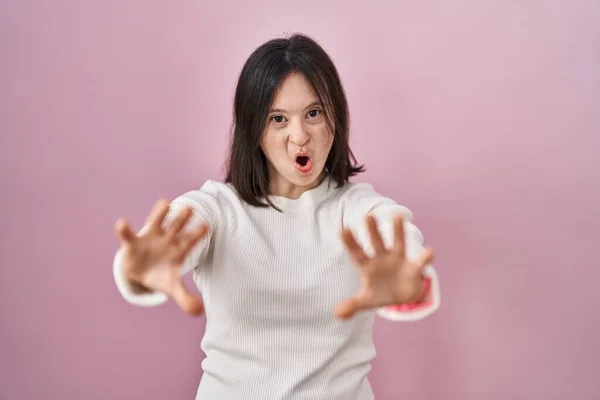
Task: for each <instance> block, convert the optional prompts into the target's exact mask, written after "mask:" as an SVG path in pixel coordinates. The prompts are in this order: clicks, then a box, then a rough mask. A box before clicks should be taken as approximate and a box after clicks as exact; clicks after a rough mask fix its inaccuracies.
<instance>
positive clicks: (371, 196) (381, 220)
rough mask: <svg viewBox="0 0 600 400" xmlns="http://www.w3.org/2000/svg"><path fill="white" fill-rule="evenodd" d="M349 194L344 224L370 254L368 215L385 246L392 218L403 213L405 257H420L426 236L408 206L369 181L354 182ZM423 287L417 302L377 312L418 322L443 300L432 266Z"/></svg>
mask: <svg viewBox="0 0 600 400" xmlns="http://www.w3.org/2000/svg"><path fill="white" fill-rule="evenodd" d="M346 197H347V212H346V213H345V215H344V220H345V225H347V226H349V227H350V229H352V231H353V232H354V233H355V235H356V236H357V240H358V241H359V243H360V244H361V245H362V246H363V249H364V251H365V252H366V253H367V254H372V253H373V249H372V247H371V243H370V238H369V233H368V231H367V228H366V223H365V217H366V216H367V215H373V216H374V217H375V219H376V220H377V224H378V228H379V232H380V234H381V236H382V238H383V240H384V243H385V245H386V246H387V247H391V246H392V245H393V242H394V227H393V219H394V217H396V216H398V215H402V217H403V218H404V231H405V234H404V236H405V241H406V243H405V244H406V249H405V251H406V256H407V258H408V259H411V260H415V259H417V258H419V256H420V255H421V254H422V252H423V250H424V246H423V243H424V238H423V235H422V233H421V231H420V230H419V228H418V227H417V226H416V225H414V224H413V222H412V221H413V214H412V212H411V211H410V210H409V209H408V208H406V207H404V206H402V205H399V204H397V203H396V202H395V201H393V200H392V199H390V198H387V197H384V196H382V195H380V194H378V193H377V192H376V191H375V190H374V189H373V187H372V186H371V185H369V184H363V183H360V184H355V185H353V187H352V188H350V189H349V190H348V193H347V194H346ZM423 288H424V290H423V293H422V294H421V295H420V296H419V297H418V299H417V300H416V301H415V302H414V303H411V304H401V305H394V306H388V307H383V308H380V309H378V310H377V314H378V315H379V316H381V317H382V318H385V319H388V320H395V321H417V320H421V319H423V318H425V317H427V316H429V315H431V314H433V313H434V312H435V311H437V310H438V308H439V307H440V302H441V299H440V284H439V279H438V275H437V273H436V271H435V269H434V267H433V265H428V266H427V267H426V269H425V271H424V285H423Z"/></svg>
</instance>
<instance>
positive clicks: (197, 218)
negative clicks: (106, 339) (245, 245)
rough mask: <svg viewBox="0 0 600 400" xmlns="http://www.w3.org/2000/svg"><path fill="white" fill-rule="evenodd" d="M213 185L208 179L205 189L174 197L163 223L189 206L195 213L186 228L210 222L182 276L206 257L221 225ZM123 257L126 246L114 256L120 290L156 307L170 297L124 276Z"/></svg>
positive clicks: (129, 298) (136, 302) (136, 301)
mask: <svg viewBox="0 0 600 400" xmlns="http://www.w3.org/2000/svg"><path fill="white" fill-rule="evenodd" d="M209 188H210V187H209V184H208V183H207V184H206V185H205V186H204V187H203V188H202V189H201V190H196V191H191V192H188V193H186V194H183V195H181V196H179V197H177V198H176V199H175V200H173V201H172V202H171V203H170V206H169V212H168V214H167V216H166V217H165V220H164V223H163V226H167V225H169V224H170V223H172V222H173V220H174V219H175V217H176V216H177V215H178V214H179V213H180V212H181V211H182V210H183V209H184V208H185V207H189V208H191V210H192V216H191V218H190V220H189V221H188V223H187V225H186V226H185V228H184V229H185V230H186V231H189V230H191V229H193V228H195V227H197V226H199V225H200V224H201V223H207V224H208V225H209V226H210V230H209V232H208V234H207V235H206V236H205V237H204V238H202V239H201V240H200V242H198V244H196V246H194V247H193V248H192V250H191V251H190V253H189V254H188V256H187V257H186V259H185V261H184V262H183V264H182V266H181V269H180V275H181V276H183V275H185V274H187V273H188V272H190V271H192V270H194V269H195V268H196V267H198V266H199V265H201V263H202V262H203V261H205V259H206V257H207V254H208V250H209V249H210V245H211V241H212V238H213V237H214V232H215V230H216V229H218V225H219V207H218V203H217V199H216V197H215V196H214V195H213V194H212V193H210V191H209V190H208V189H209ZM146 229H147V226H144V227H143V228H142V229H141V230H140V232H139V233H143V232H144V231H145V230H146ZM121 259H122V248H120V249H119V250H118V251H117V252H116V254H115V257H114V260H113V277H114V280H115V283H116V286H117V289H118V291H119V293H120V294H121V296H122V297H123V298H124V299H125V300H126V301H127V302H129V303H131V304H134V305H137V306H146V307H152V306H157V305H160V304H163V303H165V302H166V301H167V295H165V294H164V293H159V292H150V291H148V290H145V289H144V288H141V287H139V286H137V285H135V284H132V283H131V282H130V281H129V280H128V279H127V278H126V277H125V276H124V273H123V267H122V262H121Z"/></svg>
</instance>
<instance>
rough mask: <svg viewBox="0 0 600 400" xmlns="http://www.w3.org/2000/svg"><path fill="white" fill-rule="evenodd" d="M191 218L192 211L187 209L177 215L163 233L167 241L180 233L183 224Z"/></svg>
mask: <svg viewBox="0 0 600 400" xmlns="http://www.w3.org/2000/svg"><path fill="white" fill-rule="evenodd" d="M191 216H192V210H191V208H189V207H185V208H184V209H183V210H181V212H180V213H179V215H177V217H176V218H175V219H174V220H173V222H171V224H170V225H169V226H168V227H167V229H166V231H165V233H166V235H167V237H168V238H169V239H173V238H174V237H175V236H177V235H178V234H179V232H181V230H182V229H183V227H184V226H185V224H187V222H188V221H189V220H190V217H191Z"/></svg>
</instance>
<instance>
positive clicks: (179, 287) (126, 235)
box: [115, 200, 208, 315]
mask: <svg viewBox="0 0 600 400" xmlns="http://www.w3.org/2000/svg"><path fill="white" fill-rule="evenodd" d="M168 212H169V203H168V202H167V201H165V200H161V201H158V202H157V203H156V204H155V205H154V208H153V210H152V212H151V213H150V215H149V216H148V219H147V221H146V228H147V229H145V231H144V232H143V233H141V234H139V235H136V234H135V233H134V231H133V229H131V226H130V225H129V223H128V222H127V221H125V220H124V219H120V220H118V221H117V223H116V225H115V230H116V233H117V236H118V237H119V238H120V240H121V248H122V250H123V258H122V260H123V272H124V274H125V277H126V278H127V279H128V280H129V282H130V283H131V284H133V285H134V286H136V287H138V288H139V289H140V290H145V291H151V292H161V293H164V294H166V295H167V296H169V297H171V298H172V299H173V300H175V302H176V303H177V305H178V306H179V307H180V308H181V309H182V310H183V311H185V312H186V313H188V314H191V315H202V314H204V303H203V302H202V299H201V297H199V296H195V295H193V294H191V293H190V292H189V291H188V290H187V288H186V287H185V284H184V282H183V280H182V277H181V275H180V268H181V265H182V264H183V262H184V261H185V258H186V257H187V255H188V254H189V252H190V251H191V250H192V248H193V247H194V246H195V245H196V244H197V243H198V242H199V241H200V240H201V239H202V238H203V237H204V236H205V235H206V234H207V232H208V226H207V225H205V224H201V225H199V226H198V227H195V228H193V229H191V230H189V231H187V232H186V231H184V227H185V225H186V224H187V222H188V221H189V219H190V217H191V216H192V210H191V209H189V208H185V209H183V210H182V211H181V212H180V213H179V215H177V216H176V217H175V219H174V220H173V221H172V222H171V223H170V224H169V226H166V227H165V226H163V225H164V224H163V223H164V220H165V217H166V216H167V214H168Z"/></svg>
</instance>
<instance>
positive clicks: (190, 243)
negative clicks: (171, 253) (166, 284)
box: [175, 224, 209, 264]
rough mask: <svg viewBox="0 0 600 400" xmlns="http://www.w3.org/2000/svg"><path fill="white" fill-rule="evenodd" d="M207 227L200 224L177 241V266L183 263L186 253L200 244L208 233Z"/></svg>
mask: <svg viewBox="0 0 600 400" xmlns="http://www.w3.org/2000/svg"><path fill="white" fill-rule="evenodd" d="M208 230H209V228H208V225H206V224H200V225H199V226H197V227H196V228H194V229H192V230H190V231H189V232H187V233H186V234H185V236H184V237H183V238H181V240H180V241H179V246H178V248H177V253H176V256H175V258H176V260H175V262H176V263H177V264H181V263H183V261H184V260H185V258H186V257H187V255H188V253H189V252H190V251H191V250H192V249H193V248H194V246H196V245H197V244H198V242H200V240H201V239H202V238H204V236H206V234H207V233H208Z"/></svg>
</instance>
